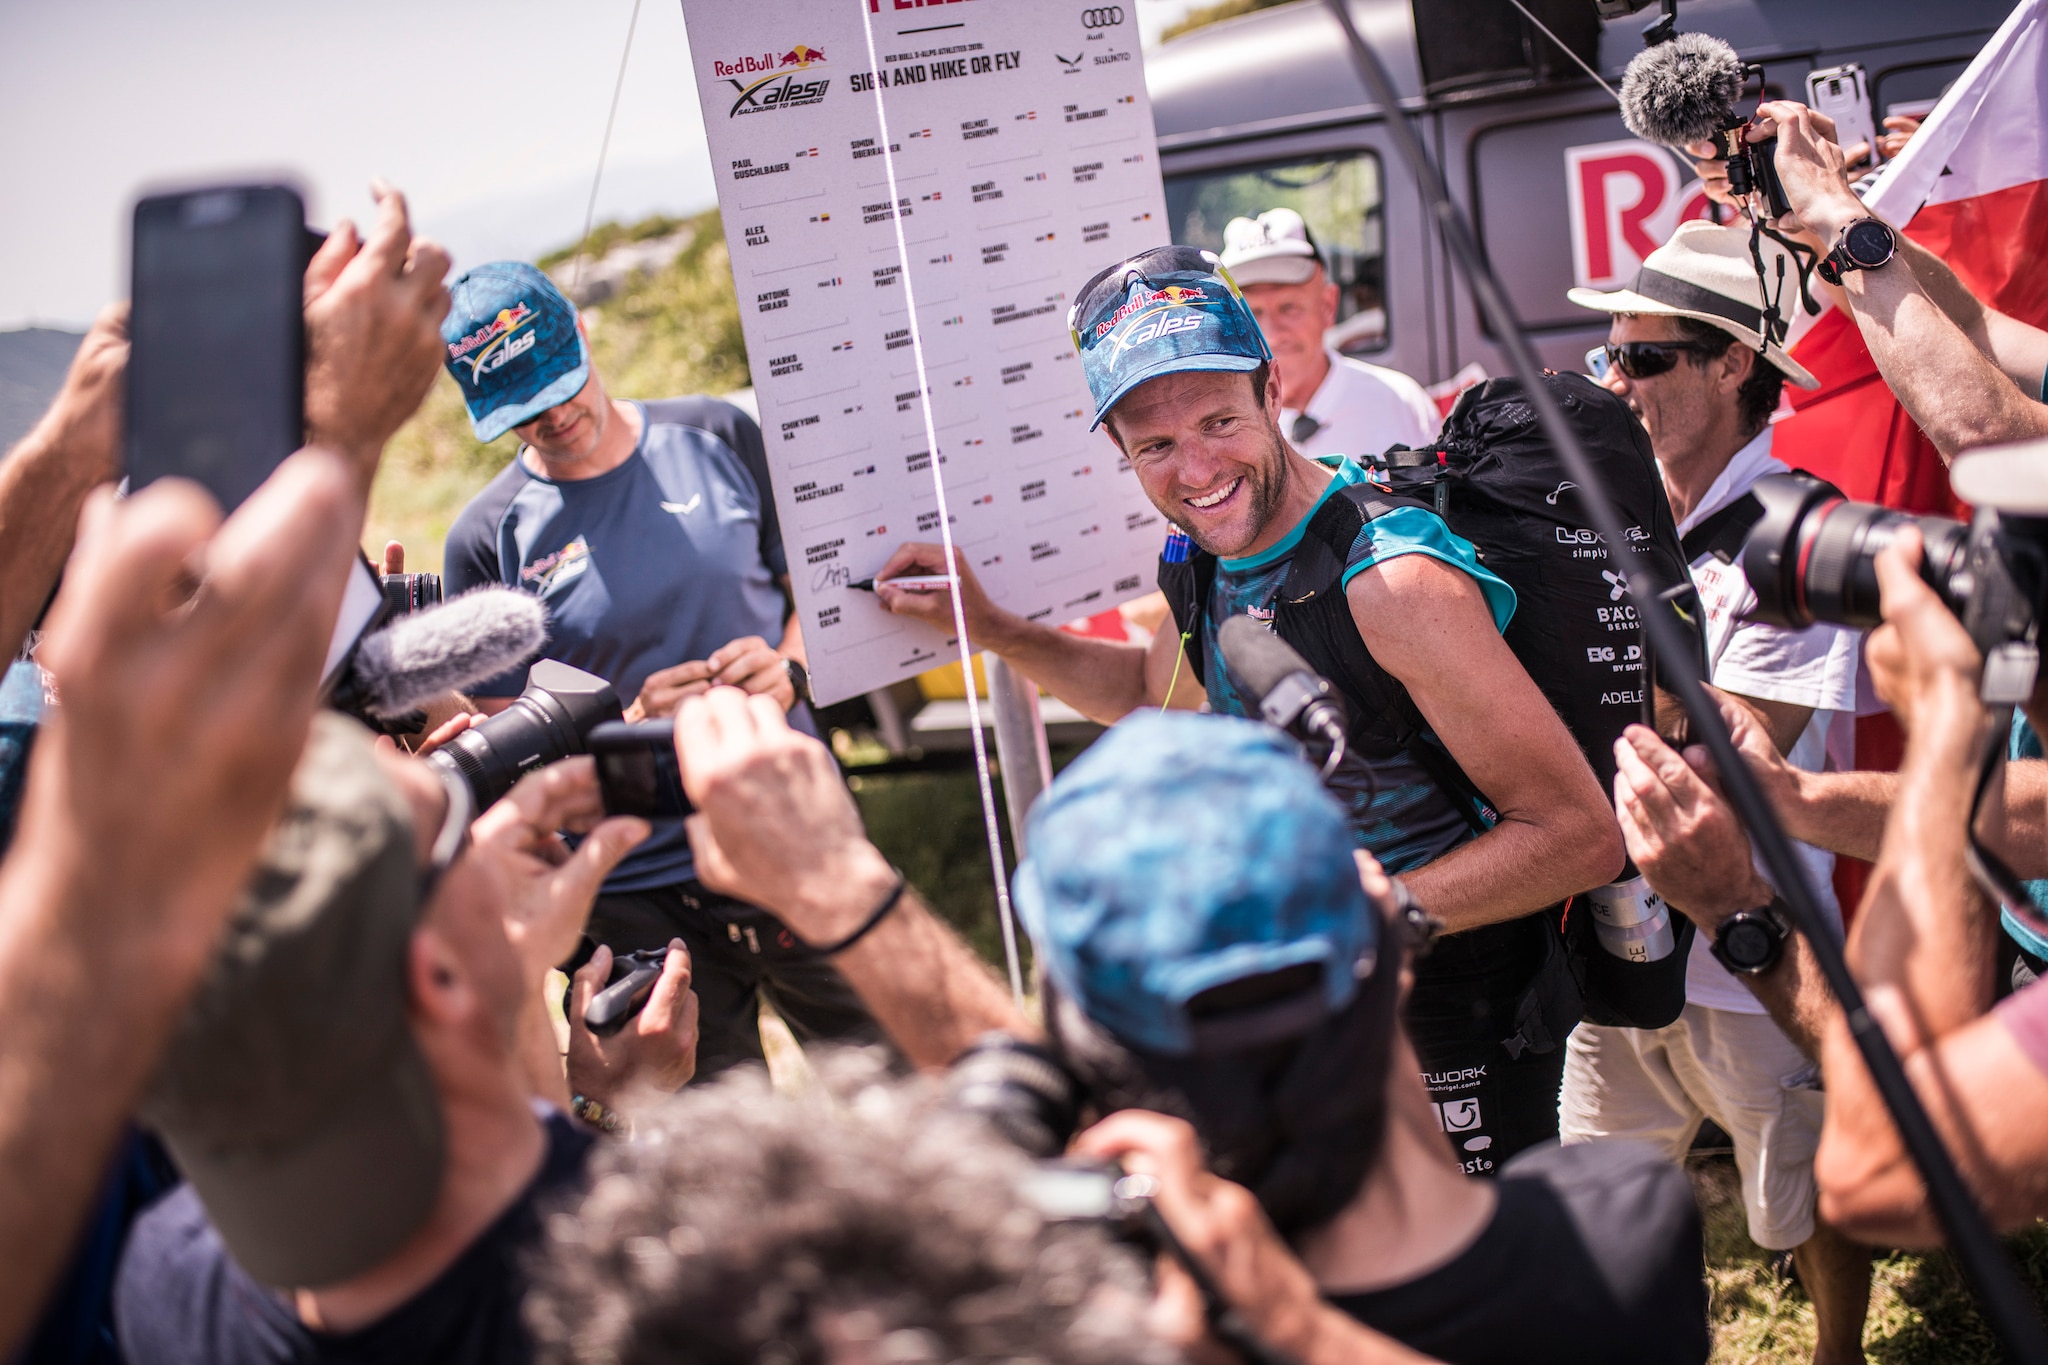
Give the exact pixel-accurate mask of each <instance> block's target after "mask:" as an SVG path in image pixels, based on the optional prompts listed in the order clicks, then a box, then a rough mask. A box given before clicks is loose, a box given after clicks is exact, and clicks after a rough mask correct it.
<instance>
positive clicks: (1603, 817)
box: [1345, 554, 1622, 930]
mask: <svg viewBox="0 0 2048 1365" xmlns="http://www.w3.org/2000/svg"><path fill="white" fill-rule="evenodd" d="M1345 593H1346V595H1347V597H1348V598H1349V600H1350V602H1351V614H1352V617H1353V619H1354V620H1356V621H1357V623H1358V633H1359V635H1360V636H1361V637H1362V638H1363V639H1364V641H1365V645H1366V648H1367V649H1369V650H1371V651H1372V655H1373V657H1374V658H1375V659H1377V660H1378V661H1379V663H1380V665H1381V666H1382V667H1384V668H1385V669H1386V670H1387V671H1388V672H1389V673H1391V674H1393V675H1394V676H1395V677H1396V678H1398V679H1400V680H1401V682H1402V683H1404V684H1405V685H1406V686H1407V688H1408V692H1409V695H1410V696H1412V697H1413V698H1414V699H1415V704H1416V706H1417V707H1418V708H1420V710H1421V711H1422V715H1423V718H1424V719H1425V720H1426V721H1427V722H1428V723H1429V728H1430V730H1431V731H1432V732H1433V733H1434V734H1435V735H1436V736H1437V738H1438V739H1440V740H1442V741H1443V743H1444V747H1445V748H1447V749H1449V750H1450V753H1451V757H1453V758H1455V759H1456V760H1457V761H1458V766H1459V767H1461V768H1462V769H1464V771H1465V775H1466V776H1467V777H1469V778H1471V779H1472V781H1473V783H1474V784H1475V785H1477V786H1478V788H1479V790H1480V791H1482V792H1484V793H1485V794H1486V797H1487V799H1488V800H1489V801H1491V802H1492V803H1493V805H1494V808H1495V809H1496V810H1497V811H1498V812H1499V813H1500V823H1499V824H1497V825H1495V826H1494V828H1492V829H1491V830H1489V831H1487V832H1486V833H1485V834H1483V835H1481V836H1480V837H1479V838H1477V839H1474V840H1473V841H1472V842H1470V843H1468V844H1465V845H1463V846H1461V847H1459V848H1455V849H1453V850H1451V852H1449V853H1447V854H1445V855H1444V856H1443V857H1441V858H1438V859H1437V860H1436V861H1434V862H1432V863H1430V864H1428V865H1427V866H1425V867H1422V868H1419V869H1417V870H1416V871H1414V872H1411V873H1407V874H1405V875H1404V876H1403V877H1402V878H1401V880H1402V881H1403V882H1405V883H1406V884H1407V886H1408V889H1409V890H1410V891H1411V892H1413V893H1414V895H1415V898H1416V899H1417V900H1419V901H1420V902H1421V903H1422V904H1423V906H1424V907H1425V908H1426V909H1428V911H1429V913H1430V914H1432V915H1434V916H1436V917H1437V918H1438V919H1440V920H1442V921H1443V922H1444V924H1445V926H1446V927H1447V928H1449V929H1452V930H1458V929H1471V928H1476V927H1477V926H1479V925H1482V924H1491V923H1494V922H1496V921H1499V920H1507V919H1513V918H1515V917H1516V916H1518V915H1525V914H1528V913H1529V912H1531V911H1533V910H1540V909H1542V908H1543V907H1544V906H1546V905H1550V904H1553V903H1555V902H1557V901H1560V900H1563V899H1564V898H1565V897H1566V896H1569V895H1574V894H1576V893H1578V892H1580V891H1585V890H1587V889H1589V888H1591V887H1595V886H1600V885H1603V884H1605V883H1606V882H1608V881H1611V880H1613V878H1614V877H1615V876H1616V875H1617V874H1619V873H1620V871H1621V866H1622V847H1621V831H1620V830H1619V829H1618V828H1616V826H1615V823H1614V815H1613V812H1612V811H1610V810H1609V809H1608V806H1607V798H1606V796H1605V795H1604V794H1603V793H1602V792H1601V790H1600V784H1599V782H1598V781H1597V780H1595V778H1594V776H1593V770H1592V769H1591V768H1590V767H1588V766H1587V764H1586V758H1585V755H1584V754H1582V753H1580V752H1579V746H1578V744H1577V743H1576V742H1575V741H1574V740H1573V739H1572V736H1571V732H1570V731H1569V730H1567V729H1565V726H1564V722H1563V721H1561V720H1559V719H1558V717H1557V712H1555V711H1553V710H1552V709H1551V707H1550V703H1549V702H1548V701H1546V700H1545V699H1544V696H1543V693H1542V691H1541V690H1540V689H1538V688H1537V686H1536V684H1535V682H1534V681H1532V680H1531V679H1530V677H1529V674H1528V672H1527V671H1526V670H1525V669H1524V668H1523V667H1522V663H1521V660H1519V659H1517V658H1516V657H1515V655H1514V651H1512V650H1510V649H1509V648H1508V646H1507V642H1506V641H1505V640H1503V639H1501V635H1500V631H1499V630H1498V629H1497V628H1496V627H1495V626H1494V623H1493V615H1492V613H1491V611H1490V610H1489V609H1488V607H1487V604H1486V599H1485V597H1484V596H1483V595H1482V594H1481V593H1480V590H1479V585H1478V584H1477V583H1476V582H1475V581H1474V580H1473V579H1472V577H1471V575H1469V574H1467V573H1465V572H1463V571H1462V570H1460V569H1456V568H1453V567H1451V566H1450V565H1448V564H1445V563H1443V562H1441V561H1439V560H1436V559H1432V558H1430V557H1428V556H1427V555H1419V554H1409V555H1401V556H1398V557H1396V558H1394V559H1390V560H1388V561H1386V562H1385V563H1382V564H1376V565H1374V566H1372V567H1371V568H1368V569H1366V570H1364V571H1363V572H1361V573H1359V574H1358V575H1357V576H1356V577H1354V578H1353V579H1352V580H1351V582H1350V585H1349V586H1348V587H1346V589H1345Z"/></svg>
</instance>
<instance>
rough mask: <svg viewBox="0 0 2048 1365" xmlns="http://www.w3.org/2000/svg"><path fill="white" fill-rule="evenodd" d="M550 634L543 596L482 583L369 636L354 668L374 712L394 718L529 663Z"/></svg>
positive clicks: (358, 647) (362, 644) (360, 646)
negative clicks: (447, 694) (540, 597)
mask: <svg viewBox="0 0 2048 1365" xmlns="http://www.w3.org/2000/svg"><path fill="white" fill-rule="evenodd" d="M547 635H548V613H547V608H546V607H544V606H542V605H541V603H540V599H539V598H537V597H532V596H529V595H528V594H526V593H523V592H516V591H514V590H513V589H511V588H478V589H476V590H475V591H473V592H466V593H464V594H463V595H462V596H460V597H456V598H451V599H449V600H448V601H446V602H444V603H442V604H441V605H440V606H438V607H433V608H430V609H429V610H427V611H419V612H414V613H412V614H411V615H409V616H402V617H400V618H399V619H398V621H397V622H396V623H395V624H393V625H391V626H388V627H386V628H385V629H383V630H380V631H378V632H377V633H376V634H375V635H369V636H365V637H364V638H363V642H362V643H361V644H360V645H358V646H356V657H355V665H354V668H355V674H356V678H357V680H358V682H359V683H360V684H361V686H362V690H363V695H364V696H365V697H366V698H367V699H368V704H369V710H370V711H371V713H372V714H374V715H378V716H382V717H385V718H386V719H391V718H395V717H398V716H402V715H404V714H405V713H406V712H408V711H411V710H413V709H414V708H415V707H418V706H422V705H424V704H425V703H426V702H428V701H430V700H432V699H433V698H435V697H438V696H440V695H441V694H442V693H443V692H447V691H450V690H457V691H459V690H460V689H462V688H465V687H469V686H471V685H473V684H475V683H480V682H482V681H484V680H485V679H486V678H493V677H496V676H497V675H498V674H500V673H503V672H504V671H505V670H506V669H508V668H512V667H514V666H516V665H518V664H520V663H523V662H525V661H526V660H527V659H529V658H531V657H532V656H533V655H534V654H535V653H536V652H537V651H538V650H539V649H540V647H541V645H542V644H543V643H544V642H545V641H546V640H547Z"/></svg>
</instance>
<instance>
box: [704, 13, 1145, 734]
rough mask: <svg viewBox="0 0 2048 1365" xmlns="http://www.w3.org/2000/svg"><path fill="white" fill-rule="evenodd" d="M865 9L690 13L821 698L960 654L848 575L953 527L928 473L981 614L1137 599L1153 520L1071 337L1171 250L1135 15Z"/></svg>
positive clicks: (1077, 611) (1065, 614) (865, 573)
mask: <svg viewBox="0 0 2048 1365" xmlns="http://www.w3.org/2000/svg"><path fill="white" fill-rule="evenodd" d="M867 9H868V13H867V14H863V12H862V8H861V5H860V3H859V0H804V2H803V3H786V4H778V5H775V6H772V7H770V6H755V5H737V4H732V3H730V0H685V3H684V6H683V12H684V18H685V20H686V21H687V23H688V26H689V33H690V48H691V52H692V53H693V58H692V60H693V62H694V64H695V67H696V71H695V74H696V79H697V90H698V94H699V97H700V99H701V100H702V103H703V107H704V122H705V126H706V128H707V129H708V130H709V140H710V150H711V156H712V164H713V166H714V168H715V169H716V172H717V176H718V201H719V207H720V209H721V211H722V212H723V215H724V218H725V232H726V241H727V243H728V245H729V246H730V249H731V252H732V270H733V281H734V284H735V285H736V287H737V289H738V292H739V305H740V318H741V323H742V325H743V328H744V330H745V334H746V341H747V355H748V359H749V361H750V362H751V365H752V368H753V376H754V385H755V392H756V394H757V395H758V398H759V401H760V409H761V430H762V434H763V436H764V437H765V438H766V440H767V445H768V464H769V471H770V474H771V476H772V479H773V482H774V486H775V501H776V506H777V509H778V511H779V513H780V515H781V519H782V538H783V545H784V548H785V549H786V550H787V552H788V556H789V568H790V576H791V579H792V582H793V584H794V587H795V589H796V600H797V612H798V619H799V620H800V621H801V622H802V624H803V632H804V642H805V646H806V648H807V649H808V651H809V654H810V665H811V676H812V680H813V686H814V688H815V689H816V691H817V693H818V696H819V699H820V700H821V701H827V702H830V701H835V700H839V699H842V698H845V697H849V696H853V695H856V694H858V693H860V692H864V691H867V690H869V689H871V688H875V687H879V686H882V685H884V684H886V683H889V682H893V681H895V680H897V679H899V678H904V677H908V676H910V675H912V674H915V673H919V672H922V671H923V670H925V669H928V668H931V667H933V666H934V665H936V664H940V663H944V662H946V660H947V659H949V658H952V657H953V655H954V651H953V647H952V645H951V644H950V642H949V640H948V638H947V636H948V635H949V634H950V632H947V633H941V632H938V631H935V630H932V629H930V628H929V627H926V626H924V625H921V624H919V623H916V622H913V621H908V620H904V619H901V618H898V617H893V616H890V615H889V614H888V613H886V612H884V611H883V610H882V609H881V607H880V605H879V604H878V603H877V602H876V600H875V598H874V597H873V596H872V595H871V594H869V593H865V592H861V591H858V590H856V589H854V588H852V587H851V584H853V583H855V582H857V581H859V580H862V579H866V578H870V577H872V576H873V575H874V573H875V571H876V570H877V569H879V568H880V567H881V566H882V564H883V562H884V561H885V560H886V559H887V558H888V557H889V555H890V553H891V552H892V551H894V550H895V548H896V547H897V546H898V545H900V544H902V543H903V542H904V541H907V540H924V541H933V542H936V541H938V540H939V539H940V528H939V511H938V497H937V494H936V492H935V490H934V487H933V478H932V475H933V468H932V461H933V459H934V458H936V459H937V460H938V461H939V462H940V471H939V472H940V473H942V474H943V476H944V479H945V487H946V501H947V508H948V511H949V512H950V514H951V517H952V524H951V530H952V534H953V539H954V542H955V544H956V545H957V546H958V547H959V549H960V551H961V553H962V555H963V556H964V557H965V559H966V561H967V562H968V563H969V564H970V565H972V566H973V568H974V570H975V572H976V573H977V574H978V575H979V576H980V577H981V579H982V582H983V583H984V584H985V585H986V586H987V587H988V589H989V591H990V593H991V594H992V595H993V596H994V598H995V599H996V600H997V601H998V602H1001V603H1002V604H1003V605H1005V606H1007V607H1009V608H1011V609H1013V610H1015V611H1018V612H1020V613H1023V614H1025V615H1027V616H1030V617H1032V618H1034V619H1037V620H1042V621H1047V622H1061V621H1067V620H1072V619H1074V618H1076V617H1081V616H1088V615H1092V614H1094V613H1096V612H1100V611H1104V610H1106V609H1108V608H1110V607H1112V606H1115V605H1116V604H1117V603H1119V602H1122V601H1124V600H1127V599H1129V598H1132V597H1135V596H1138V595H1140V594H1141V593H1144V592H1148V591H1150V590H1151V587H1152V578H1153V573H1152V565H1153V563H1154V561H1155V559H1156V556H1157V554H1158V550H1159V544H1160V540H1161V537H1162V535H1163V534H1164V531H1165V525H1164V523H1163V522H1162V521H1161V520H1160V518H1159V515H1158V513H1157V512H1156V511H1154V509H1153V508H1152V505H1151V504H1150V503H1149V502H1147V501H1146V499H1145V496H1144V494H1143V492H1142V491H1141V490H1140V489H1139V487H1138V482H1137V479H1136V477H1135V476H1133V475H1132V474H1131V472H1130V470H1129V469H1128V467H1126V466H1125V465H1124V463H1123V461H1122V459H1121V457H1120V456H1119V455H1118V453H1117V450H1116V447H1115V446H1114V445H1113V444H1111V442H1110V440H1109V438H1108V436H1107V435H1105V434H1103V433H1101V432H1096V433H1092V434H1091V433H1090V432H1089V430H1088V422H1089V418H1090V415H1091V411H1092V409H1091V404H1090V402H1089V398H1088V387H1087V384H1086V383H1085V382H1084V381H1083V380H1082V378H1081V366H1080V362H1079V360H1077V359H1076V358H1075V355H1074V351H1073V345H1072V342H1071V341H1070V339H1069V337H1068V333H1067V309H1068V305H1069V304H1070V303H1071V302H1072V298H1073V294H1074V292H1075V290H1076V289H1077V288H1078V287H1079V286H1080V285H1081V284H1082V283H1083V282H1084V281H1085V280H1086V279H1087V278H1088V276H1090V275H1092V274H1093V273H1094V272H1095V271H1096V270H1098V269H1100V268H1102V267H1103V266H1106V265H1111V264H1113V263H1115V262H1116V261H1117V260H1119V259H1121V258H1122V257H1124V256H1129V255H1133V254H1135V253H1137V252H1138V251H1141V250H1143V249H1145V248H1146V247H1150V246H1156V245H1159V244H1160V243H1162V242H1164V241H1165V240H1166V238H1167V228H1166V216H1165V200H1164V196H1163V193H1162V191H1161V187H1160V181H1159V163H1158V155H1157V149H1156V144H1155V142H1154V139H1153V132H1152V110H1151V106H1150V104H1149V103H1148V102H1147V100H1146V97H1145V75H1144V67H1143V63H1142V61H1141V60H1140V57H1139V53H1138V36H1137V26H1136V24H1135V23H1122V22H1113V20H1121V19H1122V11H1121V10H1120V9H1118V8H1116V7H1114V6H1109V7H1101V6H1096V7H1089V6H1083V5H1080V4H1072V5H1069V4H1066V3H1064V2H1063V0H1059V2H1055V3H1047V2H1046V0H1032V3H1024V2H1023V0H951V3H946V4H941V3H939V0H925V3H921V4H910V3H906V0H868V6H867ZM868 22H871V23H872V24H873V26H874V44H875V46H874V54H875V57H876V58H877V61H876V62H875V63H874V64H873V65H872V66H871V64H870V62H869V47H868V34H867V30H866V28H865V27H864V24H865V23H868ZM878 95H879V96H880V98H881V100H882V102H883V105H884V108H885V112H886V115H887V120H888V129H889V141H888V144H887V145H886V146H885V145H884V143H883V140H882V132H881V126H880V122H879V120H878V118H877V114H876V109H875V102H876V98H877V96H878ZM891 160H893V162H894V167H895V172H896V190H895V193H894V194H893V195H892V194H891V193H890V188H889V176H888V168H887V165H886V164H885V163H887V162H888V161H891ZM899 226H900V227H901V229H902V237H903V241H904V243H905V246H906V247H907V252H906V251H904V250H899V247H898V243H897V229H898V227H899ZM906 269H907V270H908V272H909V274H910V277H911V278H910V281H909V289H908V290H906V287H905V281H904V273H905V271H906ZM911 292H914V293H915V295H916V300H917V321H918V326H919V332H920V336H921V339H922V341H923V347H924V382H923V383H922V384H920V382H919V378H918V370H917V365H916V363H915V360H914V355H913V346H912V336H911V323H910V312H909V305H908V302H907V294H909V293H911ZM927 389H928V390H929V397H930V401H931V405H932V417H933V426H934V427H935V428H936V430H937V435H938V441H937V452H936V456H935V455H934V451H933V449H932V442H931V441H930V440H928V439H927V436H926V429H925V414H924V401H925V398H926V390H927Z"/></svg>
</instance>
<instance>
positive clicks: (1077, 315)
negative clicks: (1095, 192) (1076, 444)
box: [1067, 246, 1273, 431]
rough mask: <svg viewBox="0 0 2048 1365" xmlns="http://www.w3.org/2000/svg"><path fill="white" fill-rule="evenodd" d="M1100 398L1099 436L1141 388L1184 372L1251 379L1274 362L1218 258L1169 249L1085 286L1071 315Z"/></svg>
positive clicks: (1091, 427)
mask: <svg viewBox="0 0 2048 1365" xmlns="http://www.w3.org/2000/svg"><path fill="white" fill-rule="evenodd" d="M1067 327H1068V328H1069V330H1071V331H1072V333H1073V337H1074V349H1075V350H1077V351H1079V352H1080V353H1081V370H1082V373H1084V374H1086V375H1087V376H1088V390H1089V392H1090V393H1091V394H1093V395H1094V397H1095V420H1094V421H1093V422H1091V423H1090V424H1089V428H1088V429H1089V430H1090V431H1093V430H1094V429H1095V428H1096V427H1099V426H1101V425H1102V419H1103V418H1104V417H1106V416H1107V415H1108V414H1109V410H1110V409H1111V408H1113V407H1115V406H1116V405H1117V403H1118V402H1120V401H1121V400H1122V398H1123V396H1124V395H1125V394H1127V393H1129V392H1130V391H1131V390H1132V389H1135V388H1137V387H1138V385H1140V384H1143V383H1145V382H1146V381H1148V380H1153V379H1157V378H1159V377H1160V376H1161V375H1168V374H1175V373H1177V372H1179V371H1182V370H1223V371H1235V372H1238V373H1247V372H1249V371H1252V370H1255V369H1257V368H1258V367H1259V366H1260V365H1263V364H1264V363H1265V362H1267V361H1268V360H1271V359H1272V358H1273V352H1272V351H1271V350H1269V349H1268V348H1267V346H1266V337H1265V334H1264V333H1263V332H1261V331H1260V330H1259V324H1258V322H1257V320H1256V319H1254V318H1253V317H1252V310H1251V309H1250V308H1249V307H1247V306H1246V305H1245V301H1244V295H1243V294H1241V293H1239V292H1238V288H1237V282H1236V281H1234V280H1232V279H1231V278H1230V273H1229V272H1228V271H1226V270H1225V269H1224V268H1223V266H1222V264H1221V263H1220V262H1219V261H1218V260H1217V258H1216V256H1215V254H1214V253H1213V252H1208V251H1202V250H1200V249H1198V248H1196V247H1191V246H1162V247H1154V248H1153V249H1152V250H1150V251H1147V252H1144V253H1143V254H1141V255H1137V256H1133V257H1131V258H1130V259H1129V260H1127V261H1123V262H1121V263H1119V264H1117V265H1113V266H1111V267H1110V268H1109V269H1107V270H1104V271H1102V272H1101V273H1100V274H1098V275H1096V276H1095V278H1094V279H1091V280H1090V281H1088V283H1086V284H1084V285H1082V286H1081V294H1080V297H1079V298H1078V299H1077V300H1076V301H1075V303H1074V306H1073V308H1072V309H1071V310H1069V311H1068V313H1067Z"/></svg>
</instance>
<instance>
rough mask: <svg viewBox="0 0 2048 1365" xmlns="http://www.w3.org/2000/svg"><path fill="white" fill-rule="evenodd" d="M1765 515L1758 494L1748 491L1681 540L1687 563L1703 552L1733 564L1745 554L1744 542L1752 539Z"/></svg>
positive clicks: (1706, 519) (1687, 533)
mask: <svg viewBox="0 0 2048 1365" xmlns="http://www.w3.org/2000/svg"><path fill="white" fill-rule="evenodd" d="M1763 515H1764V505H1763V504H1762V503H1760V502H1758V501H1757V499H1756V494H1754V493H1744V494H1743V495H1742V496H1741V497H1739V498H1737V499H1736V500H1735V501H1734V502H1731V503H1729V504H1728V505H1727V506H1726V507H1723V508H1722V509H1721V510H1720V511H1718V512H1716V513H1714V515H1712V516H1710V517H1707V518H1705V519H1704V520H1702V521H1701V522H1700V524H1699V525H1697V526H1695V527H1693V528H1692V529H1691V530H1690V531H1687V532H1686V533H1685V535H1684V536H1683V537H1682V538H1681V539H1680V541H1679V544H1680V545H1681V546H1682V547H1683V548H1684V550H1685V562H1686V563H1688V564H1691V563H1693V562H1694V561H1696V560H1697V559H1698V558H1699V557H1700V556H1701V555H1704V554H1711V555H1713V556H1714V558H1716V559H1718V560H1720V561H1721V562H1722V563H1724V564H1733V563H1734V562H1735V556H1736V555H1738V554H1741V553H1742V542H1743V541H1745V540H1747V539H1749V533H1750V531H1751V530H1752V529H1753V528H1754V527H1755V526H1756V524H1757V523H1758V522H1759V521H1762V520H1763Z"/></svg>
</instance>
